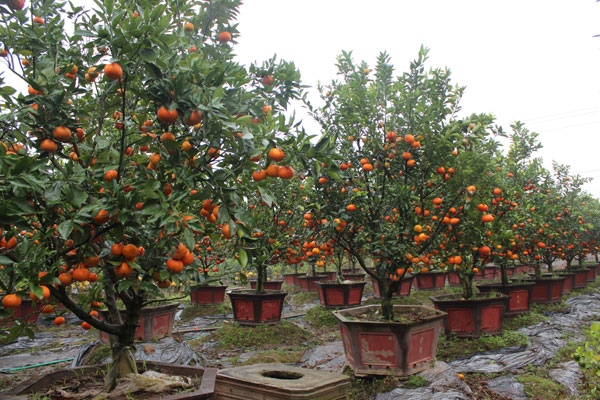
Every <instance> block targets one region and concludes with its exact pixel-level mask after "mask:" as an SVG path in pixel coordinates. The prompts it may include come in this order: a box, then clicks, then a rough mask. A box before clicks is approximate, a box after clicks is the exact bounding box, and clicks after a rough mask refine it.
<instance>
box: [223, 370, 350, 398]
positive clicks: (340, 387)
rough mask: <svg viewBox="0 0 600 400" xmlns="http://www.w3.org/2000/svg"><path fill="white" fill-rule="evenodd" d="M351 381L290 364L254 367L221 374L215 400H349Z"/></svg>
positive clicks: (347, 378)
mask: <svg viewBox="0 0 600 400" xmlns="http://www.w3.org/2000/svg"><path fill="white" fill-rule="evenodd" d="M349 391H350V378H349V377H348V376H345V375H338V374H334V373H331V372H327V371H320V370H314V369H306V368H300V367H295V366H291V365H287V364H276V363H268V364H253V365H246V366H243V367H235V368H226V369H223V370H221V371H219V373H218V375H217V378H216V382H215V397H214V398H215V400H284V399H285V400H346V399H348V392H349Z"/></svg>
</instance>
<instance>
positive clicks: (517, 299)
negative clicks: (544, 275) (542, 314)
mask: <svg viewBox="0 0 600 400" xmlns="http://www.w3.org/2000/svg"><path fill="white" fill-rule="evenodd" d="M533 286H534V283H533V282H524V281H522V282H510V283H509V284H508V286H503V285H502V284H501V283H484V284H480V285H477V289H479V291H480V292H484V293H489V292H499V293H504V294H505V295H507V296H509V297H510V299H509V300H508V304H507V307H506V310H505V312H504V315H505V316H514V315H520V314H527V313H529V312H530V311H531V299H532V297H531V294H532V292H533Z"/></svg>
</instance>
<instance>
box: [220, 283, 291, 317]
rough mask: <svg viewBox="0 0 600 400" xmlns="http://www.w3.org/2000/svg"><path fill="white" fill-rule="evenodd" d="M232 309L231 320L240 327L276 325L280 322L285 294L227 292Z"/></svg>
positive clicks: (280, 292) (272, 291) (269, 291)
mask: <svg viewBox="0 0 600 400" xmlns="http://www.w3.org/2000/svg"><path fill="white" fill-rule="evenodd" d="M227 295H228V296H229V299H230V300H231V307H232V308H233V319H234V320H235V321H236V322H237V323H239V324H240V325H260V324H276V323H278V322H279V321H281V314H282V312H283V303H284V300H285V296H287V293H286V292H282V291H275V290H268V291H266V292H265V293H256V292H254V291H252V290H230V291H228V292H227Z"/></svg>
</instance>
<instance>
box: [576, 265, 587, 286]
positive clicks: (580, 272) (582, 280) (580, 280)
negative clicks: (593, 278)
mask: <svg viewBox="0 0 600 400" xmlns="http://www.w3.org/2000/svg"><path fill="white" fill-rule="evenodd" d="M573 272H574V273H575V284H574V285H573V289H583V288H585V287H586V286H587V284H588V274H589V271H588V269H587V268H582V269H574V270H573Z"/></svg>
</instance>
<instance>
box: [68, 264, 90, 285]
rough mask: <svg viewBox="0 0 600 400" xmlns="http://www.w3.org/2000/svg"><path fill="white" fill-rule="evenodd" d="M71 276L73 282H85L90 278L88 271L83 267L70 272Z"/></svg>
mask: <svg viewBox="0 0 600 400" xmlns="http://www.w3.org/2000/svg"><path fill="white" fill-rule="evenodd" d="M71 275H73V280H74V281H77V282H84V281H87V280H88V278H89V277H90V270H89V269H87V268H85V267H77V268H75V269H73V272H71Z"/></svg>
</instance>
